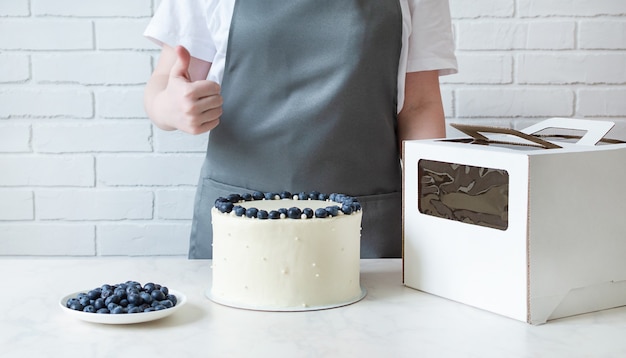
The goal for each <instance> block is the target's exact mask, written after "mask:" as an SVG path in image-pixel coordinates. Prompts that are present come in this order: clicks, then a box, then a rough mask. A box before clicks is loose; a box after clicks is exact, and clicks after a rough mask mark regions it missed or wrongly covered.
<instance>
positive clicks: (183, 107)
mask: <svg viewBox="0 0 626 358" xmlns="http://www.w3.org/2000/svg"><path fill="white" fill-rule="evenodd" d="M175 51H176V61H175V62H174V65H173V66H172V68H171V70H170V73H169V79H168V82H167V87H166V88H165V90H164V91H163V92H162V93H161V94H160V96H159V97H160V98H159V99H158V100H164V101H166V102H167V105H165V107H166V108H167V112H169V113H168V115H169V120H168V122H169V123H168V125H170V126H172V127H174V128H176V129H178V130H180V131H183V132H187V133H190V134H200V133H205V132H208V131H210V130H211V129H213V128H215V127H216V126H217V125H218V124H219V118H220V116H221V115H222V96H221V95H220V85H219V84H217V83H216V82H213V81H209V80H197V81H193V80H192V78H191V76H190V75H189V65H190V63H191V56H190V55H189V52H188V51H187V49H185V48H184V47H182V46H178V47H176V49H175Z"/></svg>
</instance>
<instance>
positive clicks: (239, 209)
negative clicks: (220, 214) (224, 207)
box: [233, 205, 246, 216]
mask: <svg viewBox="0 0 626 358" xmlns="http://www.w3.org/2000/svg"><path fill="white" fill-rule="evenodd" d="M233 212H234V213H235V215H237V216H244V215H246V208H244V207H243V206H241V205H235V207H233Z"/></svg>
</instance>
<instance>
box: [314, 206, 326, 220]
mask: <svg viewBox="0 0 626 358" xmlns="http://www.w3.org/2000/svg"><path fill="white" fill-rule="evenodd" d="M327 216H328V211H326V209H324V208H319V209H317V210H315V217H316V218H325V217H327Z"/></svg>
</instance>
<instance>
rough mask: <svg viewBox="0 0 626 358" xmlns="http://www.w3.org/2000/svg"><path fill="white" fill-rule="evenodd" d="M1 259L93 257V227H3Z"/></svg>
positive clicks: (1, 227) (34, 225) (70, 225)
mask: <svg viewBox="0 0 626 358" xmlns="http://www.w3.org/2000/svg"><path fill="white" fill-rule="evenodd" d="M0 255H2V256H6V255H25V256H68V255H70V256H93V255H95V231H94V226H93V225H72V224H40V223H28V224H2V223H0Z"/></svg>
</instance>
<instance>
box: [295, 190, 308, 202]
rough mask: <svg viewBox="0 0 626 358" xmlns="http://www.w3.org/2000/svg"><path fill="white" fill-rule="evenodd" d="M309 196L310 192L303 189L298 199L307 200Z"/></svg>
mask: <svg viewBox="0 0 626 358" xmlns="http://www.w3.org/2000/svg"><path fill="white" fill-rule="evenodd" d="M308 198H309V194H308V193H306V192H304V191H302V192H299V193H298V199H299V200H307V199H308Z"/></svg>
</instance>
